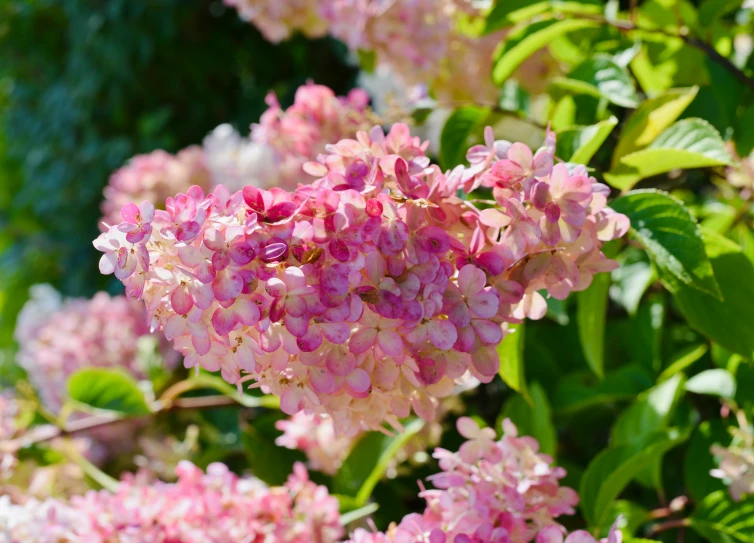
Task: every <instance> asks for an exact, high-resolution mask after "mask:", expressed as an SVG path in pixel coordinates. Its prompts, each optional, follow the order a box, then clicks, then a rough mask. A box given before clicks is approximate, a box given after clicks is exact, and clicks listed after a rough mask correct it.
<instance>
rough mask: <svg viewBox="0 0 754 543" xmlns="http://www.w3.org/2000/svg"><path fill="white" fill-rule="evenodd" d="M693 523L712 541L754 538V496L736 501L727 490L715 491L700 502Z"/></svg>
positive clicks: (743, 541) (728, 542) (740, 541)
mask: <svg viewBox="0 0 754 543" xmlns="http://www.w3.org/2000/svg"><path fill="white" fill-rule="evenodd" d="M690 521H691V527H692V528H693V529H694V530H696V532H697V533H698V534H699V535H700V536H701V537H703V538H705V539H707V540H708V541H710V543H751V542H752V541H754V496H753V497H749V498H748V499H744V500H742V501H740V502H734V501H733V500H732V499H731V497H730V495H729V494H728V491H727V490H718V491H717V492H713V493H712V494H710V495H709V496H707V497H706V498H704V499H703V500H702V502H701V503H700V504H699V505H697V507H696V509H695V510H694V514H693V515H691V517H690Z"/></svg>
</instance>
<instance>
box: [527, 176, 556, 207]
mask: <svg viewBox="0 0 754 543" xmlns="http://www.w3.org/2000/svg"><path fill="white" fill-rule="evenodd" d="M551 201H552V196H550V186H549V185H548V184H547V183H544V182H540V183H537V184H536V185H534V189H533V190H532V191H531V203H532V204H533V205H534V207H536V208H537V209H539V210H540V211H542V210H543V209H544V208H545V206H547V204H548V203H550V202H551Z"/></svg>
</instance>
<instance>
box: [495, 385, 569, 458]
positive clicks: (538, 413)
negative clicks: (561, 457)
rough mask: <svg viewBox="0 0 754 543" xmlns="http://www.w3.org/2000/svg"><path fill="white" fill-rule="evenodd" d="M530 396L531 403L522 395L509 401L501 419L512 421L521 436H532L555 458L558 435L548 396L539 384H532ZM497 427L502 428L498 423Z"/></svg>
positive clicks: (517, 395)
mask: <svg viewBox="0 0 754 543" xmlns="http://www.w3.org/2000/svg"><path fill="white" fill-rule="evenodd" d="M529 394H530V395H531V403H529V402H528V401H527V400H526V399H525V398H524V397H523V396H522V395H521V394H516V395H515V396H513V397H512V398H511V399H510V400H508V401H507V402H506V404H505V406H504V407H503V411H502V413H501V414H500V417H499V419H500V420H502V419H505V418H509V419H511V421H513V423H514V424H515V425H516V426H517V427H518V431H519V434H521V435H529V436H532V437H533V438H535V439H536V440H537V441H539V448H540V450H541V451H542V452H544V453H547V454H549V455H550V456H555V450H556V447H557V435H556V433H555V426H554V425H553V423H552V412H551V411H550V403H549V402H548V401H547V394H546V393H545V391H544V389H543V388H542V387H541V386H540V385H539V383H532V385H531V388H530V389H529ZM496 427H497V428H501V425H500V424H499V423H498V424H496Z"/></svg>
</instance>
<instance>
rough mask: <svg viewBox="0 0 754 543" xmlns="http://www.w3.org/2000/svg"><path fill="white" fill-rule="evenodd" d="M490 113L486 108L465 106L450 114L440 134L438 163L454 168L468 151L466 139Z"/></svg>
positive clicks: (479, 127)
mask: <svg viewBox="0 0 754 543" xmlns="http://www.w3.org/2000/svg"><path fill="white" fill-rule="evenodd" d="M489 114H490V110H489V109H488V108H483V107H474V106H466V107H460V108H458V109H456V110H455V111H454V112H453V113H451V114H450V117H448V120H447V121H445V125H444V126H443V127H442V133H441V134H440V163H441V165H442V166H443V168H454V167H455V166H457V165H458V164H461V162H463V160H464V157H465V156H466V151H468V145H467V142H468V139H469V136H471V134H472V133H474V132H475V131H477V130H479V132H480V133H481V131H482V130H481V127H482V123H484V121H485V119H487V117H488V116H489Z"/></svg>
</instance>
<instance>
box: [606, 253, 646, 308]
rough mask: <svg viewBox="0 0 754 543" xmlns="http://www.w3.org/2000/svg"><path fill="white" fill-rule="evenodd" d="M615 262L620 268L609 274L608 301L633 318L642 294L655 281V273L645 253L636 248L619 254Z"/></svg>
mask: <svg viewBox="0 0 754 543" xmlns="http://www.w3.org/2000/svg"><path fill="white" fill-rule="evenodd" d="M617 260H618V262H619V263H620V267H619V268H618V269H615V270H613V272H612V274H611V279H612V284H611V285H610V299H611V300H613V301H614V302H615V303H617V304H619V305H621V306H622V307H623V308H624V309H625V310H626V312H627V313H628V314H629V315H631V316H634V315H636V311H637V310H638V309H639V303H640V302H641V299H642V297H643V296H644V293H645V292H646V291H647V289H648V288H649V287H650V285H652V283H654V282H655V281H656V280H657V272H656V271H655V269H654V268H653V267H652V264H651V263H650V262H649V259H648V258H647V256H646V253H645V252H644V251H642V250H640V249H638V248H629V249H627V250H625V251H623V252H621V254H620V255H618V258H617Z"/></svg>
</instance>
